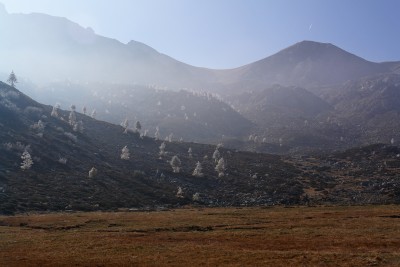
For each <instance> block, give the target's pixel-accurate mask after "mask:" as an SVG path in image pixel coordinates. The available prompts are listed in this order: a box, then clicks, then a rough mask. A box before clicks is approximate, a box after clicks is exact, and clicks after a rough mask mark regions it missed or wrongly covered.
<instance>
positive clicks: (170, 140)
mask: <svg viewBox="0 0 400 267" xmlns="http://www.w3.org/2000/svg"><path fill="white" fill-rule="evenodd" d="M173 136H174V134H173V133H170V134H169V135H168V137H167V141H168V142H170V143H171V142H172V137H173Z"/></svg>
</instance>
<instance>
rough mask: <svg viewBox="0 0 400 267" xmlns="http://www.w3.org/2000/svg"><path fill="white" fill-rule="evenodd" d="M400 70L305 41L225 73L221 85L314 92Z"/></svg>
mask: <svg viewBox="0 0 400 267" xmlns="http://www.w3.org/2000/svg"><path fill="white" fill-rule="evenodd" d="M398 66H400V63H399V62H391V63H374V62H370V61H367V60H365V59H362V58H360V57H358V56H355V55H353V54H351V53H348V52H346V51H345V50H343V49H340V48H338V47H336V46H334V45H332V44H329V43H318V42H313V41H302V42H299V43H297V44H294V45H292V46H290V47H288V48H286V49H283V50H282V51H280V52H278V53H276V54H274V55H272V56H269V57H267V58H264V59H262V60H259V61H257V62H254V63H251V64H248V65H245V66H242V67H239V68H236V69H232V70H228V71H221V72H219V82H221V83H223V84H225V85H227V86H232V87H233V88H236V90H239V91H241V89H240V88H241V87H250V88H251V87H254V88H257V87H261V88H262V87H264V86H266V85H267V86H270V85H273V84H280V85H284V86H301V87H305V88H314V87H321V86H329V85H337V84H342V83H344V82H346V81H348V80H354V79H358V78H361V77H364V76H369V75H372V74H378V73H387V72H392V71H393V70H394V69H395V68H396V67H398ZM247 83H248V84H250V86H249V85H247V86H246V84H247Z"/></svg>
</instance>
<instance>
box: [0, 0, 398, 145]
mask: <svg viewBox="0 0 400 267" xmlns="http://www.w3.org/2000/svg"><path fill="white" fill-rule="evenodd" d="M0 40H1V42H0V58H1V61H0V73H3V75H4V73H9V72H10V71H11V69H14V71H15V72H16V74H17V76H18V77H19V78H21V80H22V81H21V83H19V85H21V89H23V90H24V92H29V95H31V96H35V98H36V97H37V98H38V99H40V100H41V101H43V102H45V103H47V104H54V103H55V102H57V101H58V102H63V103H62V104H63V106H64V107H65V106H68V105H70V104H76V105H80V106H83V105H87V106H88V108H91V109H93V108H95V109H96V110H97V111H98V112H99V115H100V118H102V119H105V120H107V121H109V122H112V123H120V122H121V121H122V120H123V119H124V118H126V117H128V118H129V119H130V121H131V123H134V120H139V121H141V122H142V124H143V125H144V126H145V128H148V129H149V130H150V134H153V133H154V130H155V127H156V126H160V130H161V131H163V132H162V134H163V135H168V134H169V132H172V133H174V136H175V138H180V137H183V138H184V140H193V141H197V142H200V141H201V142H219V141H220V140H222V139H223V138H224V137H227V138H228V139H238V140H239V141H243V142H245V140H247V136H248V135H249V134H251V133H254V134H257V135H258V136H259V137H262V138H264V137H265V138H266V140H267V142H272V143H274V144H279V140H280V139H283V140H284V141H285V143H284V145H288V147H287V150H286V151H288V150H290V149H296V148H297V147H298V146H307V147H318V148H321V147H323V148H345V147H349V146H352V145H356V144H370V143H374V142H384V143H387V142H388V140H390V138H389V136H393V137H394V138H395V139H400V136H398V134H397V133H398V132H400V131H399V129H398V127H397V126H396V125H397V123H392V122H394V121H396V120H397V116H398V115H397V114H398V111H397V108H396V107H397V106H399V105H398V104H399V103H398V101H397V99H398V97H397V96H396V95H395V94H396V92H397V91H396V90H397V89H396V88H397V85H396V84H397V79H392V78H390V79H386V78H382V77H396V75H399V74H400V62H385V63H374V62H370V61H367V60H364V59H362V58H360V57H358V56H356V55H353V54H351V53H348V52H346V51H344V50H342V49H340V48H338V47H336V46H334V45H332V44H324V43H318V42H313V41H303V42H300V43H297V44H295V45H293V46H290V47H288V48H286V49H283V50H282V51H280V52H278V53H276V54H274V55H272V56H269V57H267V58H264V59H262V60H259V61H257V62H254V63H250V64H248V65H245V66H242V67H239V68H236V69H228V70H211V69H206V68H198V67H194V66H190V65H188V64H185V63H182V62H179V61H177V60H175V59H173V58H171V57H169V56H167V55H164V54H161V53H159V52H157V51H156V50H154V49H153V48H151V47H149V46H147V45H145V44H142V43H140V42H136V41H131V42H129V43H128V44H123V43H121V42H119V41H116V40H113V39H110V38H106V37H103V36H100V35H97V34H96V33H95V32H94V31H93V30H92V29H90V28H86V29H85V28H83V27H81V26H79V25H78V24H76V23H74V22H71V21H69V20H67V19H65V18H59V17H53V16H49V15H44V14H8V13H7V12H6V11H5V9H4V8H1V7H0ZM376 77H381V78H376ZM377 79H378V80H379V81H380V80H385V79H386V80H387V82H385V83H382V82H378V80H377ZM27 80H29V81H30V82H31V83H33V84H34V83H41V84H42V86H39V87H40V88H41V90H42V91H37V92H35V90H30V91H29V90H28V89H29V88H28V87H29V86H26V85H27V82H26V81H27ZM24 81H25V82H24ZM361 83H362V84H369V83H373V84H375V86H374V87H372V89H371V90H370V91H369V93H368V94H367V93H366V91H362V92H361V91H360V90H358V89H357V88H358V87H359V85H360V84H361ZM96 84H97V85H96ZM124 84H125V85H124ZM127 84H128V85H127ZM277 84H278V85H277ZM66 85H73V87H71V86H66ZM148 85H151V86H148ZM95 86H97V87H98V88H97V89H95V88H93V87H95ZM124 86H125V89H124ZM30 87H31V89H32V88H35V87H36V86H35V85H32V86H30ZM126 88H130V89H129V90H131V93H129V94H127V93H126V92H127V91H129V90H126ZM134 88H136V89H134ZM138 88H140V89H138ZM146 88H147V89H146ZM155 88H158V89H163V90H158V89H155ZM185 88H186V90H185V91H180V92H179V90H181V89H185ZM385 88H389V89H390V88H392V89H390V90H389V89H385ZM100 89H101V90H100ZM168 89H171V90H174V91H178V92H172V93H171V92H168V91H165V90H168ZM146 90H147V91H146ZM203 90H204V91H208V92H210V91H211V92H217V93H219V94H220V95H221V96H222V101H221V100H220V99H218V98H214V97H212V98H210V99H208V97H207V99H206V98H204V97H201V96H199V95H197V96H196V95H195V94H193V93H188V92H190V91H197V92H199V91H203ZM100 91H101V92H100ZM389 91H390V92H392V93H391V94H390V95H388V92H389ZM95 92H97V94H94V93H95ZM99 92H100V93H99ZM31 93H32V94H31ZM35 93H37V95H35ZM129 95H132V97H130V96H129ZM39 96H40V97H39ZM158 101H160V102H162V103H163V104H164V105H163V106H162V107H160V106H158V105H157V104H158ZM224 101H227V102H229V103H230V104H232V105H233V106H234V109H233V108H232V107H230V106H229V105H228V104H227V103H225V102H224ZM182 107H184V108H182ZM186 108H187V109H188V110H185V109H186ZM189 110H190V112H189ZM382 110H384V112H383V111H382ZM239 113H241V114H239ZM195 115H196V116H195ZM371 118H375V119H374V120H371ZM383 118H384V119H383ZM377 122H379V123H377ZM367 124H368V125H369V126H368V127H367V126H365V125H367ZM367 128H368V129H367ZM391 138H392V137H391ZM279 145H280V144H279ZM236 147H237V148H239V149H248V147H249V146H248V144H247V143H245V144H243V143H241V144H240V145H238V146H236ZM282 147H284V146H282ZM261 151H265V150H263V149H262V150H261Z"/></svg>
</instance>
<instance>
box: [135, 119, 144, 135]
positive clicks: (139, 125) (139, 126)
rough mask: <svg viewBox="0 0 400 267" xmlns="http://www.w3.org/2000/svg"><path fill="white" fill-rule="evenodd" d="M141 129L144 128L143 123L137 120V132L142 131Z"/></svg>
mask: <svg viewBox="0 0 400 267" xmlns="http://www.w3.org/2000/svg"><path fill="white" fill-rule="evenodd" d="M140 130H142V125H141V124H140V121H137V122H136V123H135V132H138V133H140Z"/></svg>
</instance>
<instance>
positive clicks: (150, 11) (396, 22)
mask: <svg viewBox="0 0 400 267" xmlns="http://www.w3.org/2000/svg"><path fill="white" fill-rule="evenodd" d="M0 2H2V3H4V5H5V6H6V9H7V11H8V12H9V13H31V12H40V13H46V14H50V15H54V16H62V17H66V18H68V19H70V20H72V21H75V22H77V23H79V24H80V25H82V26H85V27H88V26H90V27H91V28H93V29H94V30H95V32H96V33H98V34H100V35H104V36H107V37H111V38H115V39H118V40H119V41H121V42H123V43H127V42H128V41H129V40H136V41H140V42H143V43H145V44H147V45H149V46H151V47H153V48H155V49H156V50H158V51H159V52H162V53H164V54H167V55H169V56H171V57H173V58H175V59H178V60H180V61H183V62H185V63H188V64H191V65H195V66H202V67H210V68H231V67H238V66H241V65H244V64H247V63H251V62H253V61H256V60H259V59H261V58H264V57H266V56H269V55H272V54H274V53H276V52H278V51H279V50H281V49H283V48H285V47H287V46H290V45H292V44H294V43H296V42H299V41H302V40H314V41H319V42H330V43H333V44H335V45H337V46H339V47H341V48H343V49H345V50H347V51H349V52H352V53H354V54H357V55H359V56H361V57H364V58H366V59H368V60H371V61H389V60H400V16H399V13H400V0H0Z"/></svg>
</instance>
